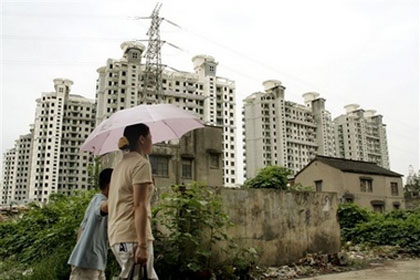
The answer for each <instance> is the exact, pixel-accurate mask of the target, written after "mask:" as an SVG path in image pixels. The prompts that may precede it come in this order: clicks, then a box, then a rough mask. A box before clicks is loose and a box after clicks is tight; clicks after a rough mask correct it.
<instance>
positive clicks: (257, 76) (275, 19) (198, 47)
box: [0, 0, 420, 175]
mask: <svg viewBox="0 0 420 280" xmlns="http://www.w3.org/2000/svg"><path fill="white" fill-rule="evenodd" d="M162 2H163V6H162V9H161V16H163V17H165V18H167V19H169V20H171V21H173V22H175V23H177V24H178V25H179V26H180V27H181V28H177V27H174V26H172V25H170V24H167V23H165V22H164V23H163V24H162V27H161V38H162V40H166V41H168V42H170V43H172V44H175V45H176V46H178V47H179V48H181V49H182V51H181V50H177V49H175V48H172V47H170V46H168V45H165V46H164V47H163V50H162V61H163V63H164V64H167V65H169V66H171V67H173V68H176V69H179V70H185V71H193V69H192V63H191V58H192V56H194V55H196V54H209V55H212V56H214V57H215V58H216V60H217V61H218V62H219V66H218V70H217V71H218V73H217V74H218V76H222V77H227V78H229V79H232V80H235V81H236V89H237V91H236V104H237V126H238V131H237V135H238V147H239V148H240V150H239V151H240V152H238V153H237V154H238V156H241V155H242V142H241V140H242V139H241V120H240V118H241V114H240V111H241V108H242V100H243V99H244V98H245V97H246V96H248V95H250V94H252V93H253V92H256V91H260V90H262V89H263V88H262V82H263V81H264V80H268V79H278V80H280V81H281V82H282V84H283V85H284V86H285V87H286V99H287V100H291V101H295V102H299V103H302V102H303V99H302V94H303V93H305V92H308V91H316V92H319V93H320V94H321V96H322V97H324V98H325V99H326V100H327V101H326V107H327V109H328V110H329V111H330V112H331V113H332V115H333V117H336V116H338V115H340V114H342V113H344V109H343V106H345V105H346V104H350V103H356V104H360V106H361V107H362V108H363V109H374V110H377V112H378V113H379V114H381V115H383V117H384V118H383V119H384V123H386V124H387V132H388V148H389V154H390V162H391V169H392V170H394V171H396V172H399V173H402V174H407V172H408V166H409V165H410V164H411V165H413V166H414V168H415V169H419V84H420V82H419V77H420V75H419V1H418V0H388V1H387V0H381V1H379V0H351V1H344V0H331V1H329V0H317V1H313V0H272V1H268V0H260V1H226V0H225V1H222V0H212V1H197V0H195V1H194V0H191V1H186V0H177V1H162ZM155 3H156V2H155V1H145V0H136V1H134V0H119V1H115V0H114V1H111V0H80V1H61V0H48V1H42V0H39V1H38V0H28V1H27V0H24V1H21V0H7V1H4V0H3V1H2V3H1V5H2V6H1V7H2V10H1V23H2V30H1V44H2V45H1V51H2V53H1V56H2V57H1V61H0V66H1V68H2V69H1V81H0V85H1V118H2V119H1V132H2V139H1V147H2V153H4V152H5V151H6V150H7V149H10V148H12V147H13V143H14V140H16V139H17V138H18V137H19V135H22V134H26V133H28V132H29V125H30V124H31V123H32V122H33V120H34V115H35V99H36V98H38V97H40V95H41V93H42V92H49V91H52V90H53V79H54V78H57V77H63V78H68V79H71V80H73V81H74V85H73V87H72V93H75V94H81V95H83V96H86V97H88V98H92V99H93V98H94V97H95V81H96V78H97V73H96V69H97V68H99V67H100V66H102V65H104V64H105V62H106V60H107V59H108V58H120V57H121V56H122V52H121V49H120V44H121V43H122V42H123V41H125V40H133V39H146V31H147V28H148V25H149V21H147V20H134V19H133V17H136V16H148V15H150V14H151V11H152V10H153V7H154V6H155ZM241 162H242V158H240V157H239V158H238V163H239V164H240V163H241ZM239 169H240V170H238V171H239V172H240V175H242V172H241V171H242V170H241V169H242V166H240V168H239Z"/></svg>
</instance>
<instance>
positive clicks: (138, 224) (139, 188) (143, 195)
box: [133, 183, 150, 248]
mask: <svg viewBox="0 0 420 280" xmlns="http://www.w3.org/2000/svg"><path fill="white" fill-rule="evenodd" d="M149 185H150V184H149V183H147V184H139V185H134V186H133V196H134V227H135V228H136V234H137V242H138V246H139V247H143V248H147V236H146V232H147V197H148V195H149V190H150V188H149Z"/></svg>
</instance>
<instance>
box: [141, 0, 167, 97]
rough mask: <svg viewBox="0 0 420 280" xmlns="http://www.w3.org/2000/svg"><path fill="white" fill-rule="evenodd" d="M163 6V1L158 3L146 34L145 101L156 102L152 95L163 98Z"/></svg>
mask: <svg viewBox="0 0 420 280" xmlns="http://www.w3.org/2000/svg"><path fill="white" fill-rule="evenodd" d="M161 7H162V4H161V3H157V4H156V6H155V8H154V10H153V12H152V14H151V16H150V17H149V18H150V19H151V23H150V28H149V30H148V31H147V33H146V35H147V36H148V37H149V40H148V41H149V43H148V45H147V49H146V52H145V58H146V66H145V70H144V76H143V77H144V83H143V85H144V86H143V98H142V99H143V101H145V102H151V101H152V100H153V101H152V102H156V100H155V99H154V98H153V99H152V96H157V98H158V101H160V100H161V99H163V96H162V71H163V66H162V60H161V46H162V41H161V40H160V32H159V28H160V24H161V23H162V20H163V18H161V17H159V10H160V8H161Z"/></svg>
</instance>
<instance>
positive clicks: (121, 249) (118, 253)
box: [111, 243, 135, 279]
mask: <svg viewBox="0 0 420 280" xmlns="http://www.w3.org/2000/svg"><path fill="white" fill-rule="evenodd" d="M134 246H135V243H117V244H114V246H112V248H111V250H112V252H113V253H114V256H115V258H116V259H117V262H118V264H119V265H120V267H121V273H120V275H119V279H127V278H128V277H129V276H130V272H131V271H132V270H133V267H134V254H135V247H134Z"/></svg>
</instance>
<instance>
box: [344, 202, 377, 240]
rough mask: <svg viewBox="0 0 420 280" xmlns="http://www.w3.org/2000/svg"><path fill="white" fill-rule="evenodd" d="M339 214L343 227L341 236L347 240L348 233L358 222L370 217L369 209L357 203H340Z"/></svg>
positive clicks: (365, 220)
mask: <svg viewBox="0 0 420 280" xmlns="http://www.w3.org/2000/svg"><path fill="white" fill-rule="evenodd" d="M337 215H338V222H339V223H340V228H341V236H342V237H343V238H344V239H345V240H348V239H349V237H348V235H349V234H350V232H351V230H352V229H353V228H354V227H355V226H356V225H357V224H359V223H363V222H367V221H369V219H370V213H369V211H368V210H367V209H364V208H361V207H359V206H358V205H357V204H355V203H343V204H340V205H339V207H338V210H337Z"/></svg>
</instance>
